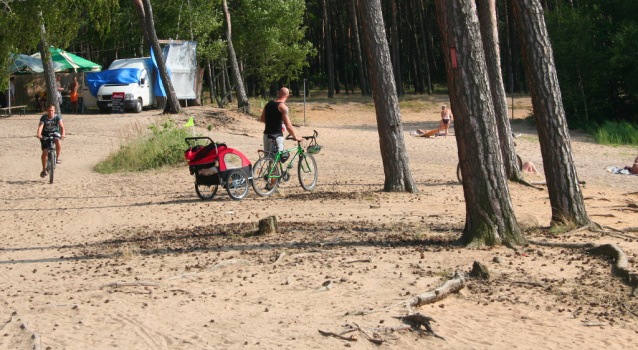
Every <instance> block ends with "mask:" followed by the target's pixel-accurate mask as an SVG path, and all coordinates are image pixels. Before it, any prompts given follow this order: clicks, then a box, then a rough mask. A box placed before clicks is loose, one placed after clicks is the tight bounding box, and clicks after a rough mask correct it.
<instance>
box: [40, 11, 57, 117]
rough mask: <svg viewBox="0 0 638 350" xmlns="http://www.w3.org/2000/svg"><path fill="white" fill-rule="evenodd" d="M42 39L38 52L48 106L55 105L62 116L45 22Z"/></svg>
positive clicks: (42, 28) (42, 27)
mask: <svg viewBox="0 0 638 350" xmlns="http://www.w3.org/2000/svg"><path fill="white" fill-rule="evenodd" d="M40 18H42V14H40ZM40 30H41V32H40V34H41V35H42V39H41V40H40V42H39V43H38V50H39V51H40V58H41V59H42V68H43V70H44V81H45V83H46V88H47V106H48V105H51V104H52V105H54V106H55V110H56V111H57V113H58V114H62V110H61V109H60V100H59V99H58V87H57V85H56V84H55V67H53V60H52V59H51V51H49V44H48V43H47V34H46V28H45V27H44V21H43V22H42V26H41V29H40Z"/></svg>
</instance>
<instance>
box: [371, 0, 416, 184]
mask: <svg viewBox="0 0 638 350" xmlns="http://www.w3.org/2000/svg"><path fill="white" fill-rule="evenodd" d="M360 5H361V22H362V24H363V32H364V38H365V41H366V51H367V54H368V62H369V67H370V79H371V81H372V96H373V97H374V106H375V109H376V114H377V126H378V130H379V143H380V145H381V159H382V160H383V171H384V173H385V184H384V190H385V191H388V192H398V191H407V192H412V193H416V192H418V191H419V190H418V189H417V187H416V183H415V182H414V180H413V179H412V172H411V171H410V163H409V161H408V155H407V151H406V149H405V140H404V139H403V127H402V125H401V112H400V111H399V98H398V96H397V90H396V86H395V85H394V76H393V74H392V62H391V60H390V49H389V47H388V41H387V39H386V37H385V27H384V23H383V14H382V13H381V2H380V0H365V1H362V2H361V3H360Z"/></svg>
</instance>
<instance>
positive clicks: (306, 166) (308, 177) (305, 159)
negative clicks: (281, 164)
mask: <svg viewBox="0 0 638 350" xmlns="http://www.w3.org/2000/svg"><path fill="white" fill-rule="evenodd" d="M297 173H298V174H299V184H301V187H303V189H304V190H306V191H312V190H314V189H315V186H317V176H318V175H319V171H318V170H317V162H315V158H314V157H313V156H312V155H310V154H302V155H300V156H299V165H298V171H297Z"/></svg>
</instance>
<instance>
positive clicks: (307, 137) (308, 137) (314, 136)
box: [286, 130, 319, 142]
mask: <svg viewBox="0 0 638 350" xmlns="http://www.w3.org/2000/svg"><path fill="white" fill-rule="evenodd" d="M313 131H314V133H313V135H312V136H302V137H301V138H302V139H305V140H310V139H316V138H317V136H319V133H318V132H317V130H313ZM286 140H294V141H296V140H295V139H293V138H292V136H290V135H288V136H286ZM297 142H301V141H297Z"/></svg>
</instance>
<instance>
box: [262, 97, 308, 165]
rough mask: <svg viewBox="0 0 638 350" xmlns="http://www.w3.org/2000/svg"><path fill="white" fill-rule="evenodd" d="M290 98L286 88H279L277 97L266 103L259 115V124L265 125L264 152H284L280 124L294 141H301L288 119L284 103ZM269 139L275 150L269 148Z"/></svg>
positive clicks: (286, 107)
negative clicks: (272, 142)
mask: <svg viewBox="0 0 638 350" xmlns="http://www.w3.org/2000/svg"><path fill="white" fill-rule="evenodd" d="M288 96H290V92H289V91H288V88H285V87H283V88H281V89H280V90H279V97H278V98H277V99H276V100H274V101H270V102H268V104H266V107H264V111H263V112H262V113H261V122H262V123H264V124H266V128H265V129H264V140H263V141H264V151H266V152H272V153H276V152H281V151H283V150H284V135H283V132H282V130H281V129H282V128H281V124H282V123H283V124H284V125H285V126H286V129H287V130H288V133H290V136H292V138H294V139H295V140H296V141H301V140H302V138H301V137H299V136H297V134H295V129H294V128H293V127H292V124H291V123H290V118H289V116H288V106H286V104H285V102H286V100H287V99H288ZM269 137H270V138H274V139H275V143H276V144H277V149H274V145H273V148H271V147H270V146H271V141H270V140H269Z"/></svg>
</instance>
